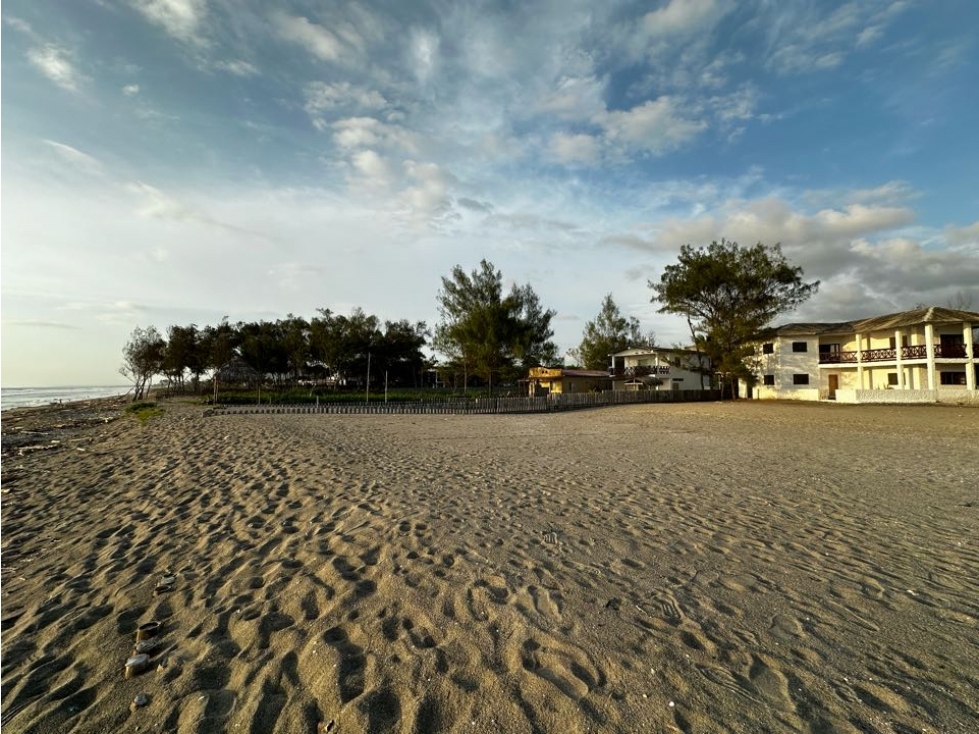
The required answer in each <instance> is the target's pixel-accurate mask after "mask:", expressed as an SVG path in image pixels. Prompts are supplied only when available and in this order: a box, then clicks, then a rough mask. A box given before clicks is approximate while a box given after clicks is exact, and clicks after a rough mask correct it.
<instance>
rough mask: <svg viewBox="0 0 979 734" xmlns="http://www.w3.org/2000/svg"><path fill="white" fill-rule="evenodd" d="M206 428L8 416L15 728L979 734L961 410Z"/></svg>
mask: <svg viewBox="0 0 979 734" xmlns="http://www.w3.org/2000/svg"><path fill="white" fill-rule="evenodd" d="M201 413H202V411H201V408H200V407H193V406H189V405H174V406H168V407H167V409H166V413H165V415H163V416H162V417H159V418H154V419H150V420H149V421H147V422H146V423H145V424H141V423H140V422H139V421H137V420H136V419H134V418H132V417H125V418H121V419H118V420H111V421H108V422H106V421H105V420H101V422H100V421H99V420H96V419H93V420H91V421H88V422H87V423H85V424H79V425H75V426H67V427H64V428H63V429H59V430H60V431H61V432H60V433H59V432H58V431H53V432H48V433H45V432H44V431H43V430H42V429H37V431H36V432H35V433H33V434H31V435H30V436H29V438H30V439H31V440H30V441H26V440H24V441H22V442H21V443H19V444H18V443H17V442H15V441H13V439H10V440H8V437H9V436H11V435H13V434H12V432H11V431H12V429H13V427H14V426H15V425H20V426H21V428H22V429H23V423H22V419H18V420H16V421H12V420H11V416H10V415H9V414H8V413H4V416H3V424H4V432H5V441H4V459H3V500H2V531H3V532H2V549H3V564H2V565H3V570H2V583H3V587H2V630H3V632H2V653H3V656H2V658H3V662H2V687H3V703H2V713H3V728H4V731H5V732H8V731H9V732H59V733H61V732H68V731H72V732H110V731H112V732H115V731H137V730H138V731H139V732H171V731H179V732H225V731H227V732H238V731H241V732H250V733H252V734H258V733H260V732H316V731H317V728H318V727H319V728H320V730H321V731H330V732H343V733H346V732H405V733H408V732H561V733H563V732H673V731H678V732H729V731H730V732H786V731H792V732H794V731H802V732H881V733H898V734H906V733H910V732H922V731H929V732H963V733H965V732H970V733H971V732H974V731H976V727H977V721H979V449H977V447H979V410H976V409H967V408H952V407H904V408H902V407H893V406H852V407H851V406H834V405H828V406H827V405H792V404H777V403H739V404H732V403H704V404H663V405H648V406H629V407H618V408H608V409H600V410H593V411H587V412H580V413H567V414H556V415H534V416H474V417H462V416H459V417H456V416H348V415H344V416H329V415H294V416H286V415H283V416H273V415H256V416H224V417H212V418H203V417H202V415H201ZM102 417H103V418H104V417H105V416H102ZM38 420H40V421H41V423H42V424H43V416H42V419H38ZM20 433H21V434H23V433H24V431H23V430H21V431H20ZM59 436H60V438H59ZM21 438H22V439H23V436H21ZM51 440H56V441H60V443H58V444H55V445H53V446H54V448H51V449H48V450H40V449H32V450H28V451H21V448H23V447H24V446H38V445H51V444H50V441H51ZM168 576H172V577H173V578H172V589H171V590H169V591H166V590H163V591H161V593H158V594H156V593H155V591H154V589H155V587H156V586H158V585H159V584H160V583H161V581H163V580H164V579H165V577H168ZM168 580H169V579H168ZM151 620H157V621H160V622H161V623H162V626H161V633H160V635H159V636H158V637H157V638H155V639H156V640H157V641H158V642H157V647H156V648H155V649H153V650H151V651H150V653H149V655H150V659H149V666H148V669H147V670H146V671H145V672H143V673H142V674H139V675H135V676H133V677H131V678H129V679H127V678H125V676H124V675H123V668H124V665H125V663H126V660H127V658H128V657H129V656H130V655H132V648H133V644H134V638H135V633H136V630H137V627H138V626H139V625H141V624H143V623H145V622H148V621H151ZM140 693H143V694H146V696H147V697H148V703H147V705H145V706H144V707H140V708H136V709H135V710H133V711H131V710H130V703H131V701H132V700H133V698H134V697H135V696H136V695H137V694H140Z"/></svg>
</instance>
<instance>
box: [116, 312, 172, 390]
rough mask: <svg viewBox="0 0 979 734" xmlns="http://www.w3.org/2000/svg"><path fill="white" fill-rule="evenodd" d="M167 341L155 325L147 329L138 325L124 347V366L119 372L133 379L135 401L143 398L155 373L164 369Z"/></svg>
mask: <svg viewBox="0 0 979 734" xmlns="http://www.w3.org/2000/svg"><path fill="white" fill-rule="evenodd" d="M166 346H167V345H166V342H165V341H163V337H162V336H160V332H158V331H157V330H156V327H155V326H150V327H147V328H145V329H143V328H140V327H139V326H137V327H136V328H135V329H133V333H132V334H131V335H130V337H129V341H128V342H127V343H126V346H125V347H123V349H122V366H121V367H120V368H119V374H121V375H122V376H123V377H125V378H127V379H129V380H132V382H133V401H134V402H135V401H137V400H142V399H143V396H144V395H145V394H146V388H147V385H148V384H149V382H150V380H151V379H153V376H154V375H157V374H159V373H160V372H161V371H162V370H163V358H164V353H165V351H166Z"/></svg>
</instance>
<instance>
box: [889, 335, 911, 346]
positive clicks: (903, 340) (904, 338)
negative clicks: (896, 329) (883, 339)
mask: <svg viewBox="0 0 979 734" xmlns="http://www.w3.org/2000/svg"><path fill="white" fill-rule="evenodd" d="M890 342H891V349H897V339H895V338H894V337H893V336H892V337H891V338H890ZM907 345H908V336H907V334H905V335H903V336H902V337H901V346H902V347H906V346H907Z"/></svg>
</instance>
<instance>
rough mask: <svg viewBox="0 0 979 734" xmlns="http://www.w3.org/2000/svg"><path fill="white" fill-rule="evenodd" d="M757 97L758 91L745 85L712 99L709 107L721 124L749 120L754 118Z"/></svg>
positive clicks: (749, 85) (750, 85)
mask: <svg viewBox="0 0 979 734" xmlns="http://www.w3.org/2000/svg"><path fill="white" fill-rule="evenodd" d="M758 97H759V94H758V89H757V88H756V87H755V86H754V85H752V84H745V85H744V86H742V87H741V88H740V89H738V90H736V91H734V92H731V93H730V94H725V95H719V96H715V97H712V98H711V99H710V100H709V105H710V106H711V108H713V110H714V113H715V114H716V115H717V117H718V119H719V120H721V121H722V122H736V121H739V120H750V119H752V118H753V117H754V116H755V108H756V107H757V106H758Z"/></svg>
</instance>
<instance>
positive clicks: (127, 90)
mask: <svg viewBox="0 0 979 734" xmlns="http://www.w3.org/2000/svg"><path fill="white" fill-rule="evenodd" d="M122 93H123V94H124V95H126V96H127V97H133V96H135V95H137V94H139V85H138V84H127V85H126V86H124V87H123V88H122Z"/></svg>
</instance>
